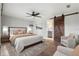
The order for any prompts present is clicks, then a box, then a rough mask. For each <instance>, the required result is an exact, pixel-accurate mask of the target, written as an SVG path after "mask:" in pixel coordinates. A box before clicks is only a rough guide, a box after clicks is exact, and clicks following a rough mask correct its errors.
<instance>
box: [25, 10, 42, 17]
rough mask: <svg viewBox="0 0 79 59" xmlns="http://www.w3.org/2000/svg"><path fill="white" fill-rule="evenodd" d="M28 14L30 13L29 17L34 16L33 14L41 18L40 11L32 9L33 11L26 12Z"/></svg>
mask: <svg viewBox="0 0 79 59" xmlns="http://www.w3.org/2000/svg"><path fill="white" fill-rule="evenodd" d="M26 14H28V15H29V16H27V17H32V16H33V17H39V18H41V16H40V13H39V12H35V11H32V12H31V13H26Z"/></svg>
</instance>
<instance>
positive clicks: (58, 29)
mask: <svg viewBox="0 0 79 59" xmlns="http://www.w3.org/2000/svg"><path fill="white" fill-rule="evenodd" d="M63 35H64V15H62V16H59V17H54V40H55V41H58V42H60V41H61V36H63Z"/></svg>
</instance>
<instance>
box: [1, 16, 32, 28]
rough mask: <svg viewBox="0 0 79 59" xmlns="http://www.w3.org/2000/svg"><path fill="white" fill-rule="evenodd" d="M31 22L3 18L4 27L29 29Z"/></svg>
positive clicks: (7, 17)
mask: <svg viewBox="0 0 79 59" xmlns="http://www.w3.org/2000/svg"><path fill="white" fill-rule="evenodd" d="M31 23H32V22H31V21H27V20H23V19H18V18H14V17H9V16H2V25H3V26H11V27H27V26H28V25H29V24H31Z"/></svg>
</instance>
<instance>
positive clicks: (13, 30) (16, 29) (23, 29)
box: [8, 27, 27, 36]
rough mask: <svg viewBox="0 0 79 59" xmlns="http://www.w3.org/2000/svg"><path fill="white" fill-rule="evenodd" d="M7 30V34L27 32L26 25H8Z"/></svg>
mask: <svg viewBox="0 0 79 59" xmlns="http://www.w3.org/2000/svg"><path fill="white" fill-rule="evenodd" d="M8 30H9V36H11V35H13V34H16V35H17V34H23V33H27V27H8Z"/></svg>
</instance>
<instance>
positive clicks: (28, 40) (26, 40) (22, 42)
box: [14, 35, 43, 53]
mask: <svg viewBox="0 0 79 59" xmlns="http://www.w3.org/2000/svg"><path fill="white" fill-rule="evenodd" d="M42 40H43V37H42V36H39V35H34V36H28V37H20V38H16V40H15V43H14V45H15V49H16V51H17V52H18V53H19V52H21V51H22V50H23V49H24V47H25V46H28V45H31V44H34V43H37V42H39V41H42Z"/></svg>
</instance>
